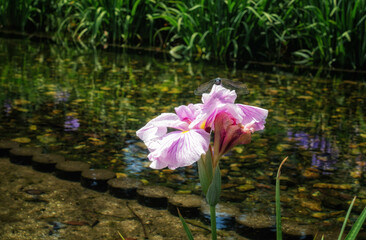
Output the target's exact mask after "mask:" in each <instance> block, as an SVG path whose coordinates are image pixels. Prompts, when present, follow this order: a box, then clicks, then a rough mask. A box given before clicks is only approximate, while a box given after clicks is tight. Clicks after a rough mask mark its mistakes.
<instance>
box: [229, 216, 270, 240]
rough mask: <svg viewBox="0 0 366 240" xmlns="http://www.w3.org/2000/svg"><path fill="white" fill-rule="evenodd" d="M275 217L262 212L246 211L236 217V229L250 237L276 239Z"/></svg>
mask: <svg viewBox="0 0 366 240" xmlns="http://www.w3.org/2000/svg"><path fill="white" fill-rule="evenodd" d="M275 224H276V223H275V219H274V217H272V216H270V215H267V214H262V213H245V214H241V215H240V216H238V217H236V231H237V232H238V233H239V234H240V235H242V236H244V237H248V238H250V239H258V240H259V239H260V240H262V239H275V238H276V232H275V229H276V226H275Z"/></svg>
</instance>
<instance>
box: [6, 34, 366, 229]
mask: <svg viewBox="0 0 366 240" xmlns="http://www.w3.org/2000/svg"><path fill="white" fill-rule="evenodd" d="M0 50H1V51H0V55H1V58H0V70H1V72H0V73H1V79H0V88H1V92H0V108H1V112H0V123H1V124H0V133H1V138H4V139H15V140H16V141H18V142H21V143H22V144H23V145H26V146H28V145H29V146H41V147H43V148H44V149H46V151H48V152H57V153H61V154H63V155H65V156H66V158H67V159H68V160H81V161H87V162H89V163H90V164H91V165H92V166H93V167H99V168H107V169H112V170H114V171H116V172H119V173H122V174H127V175H133V176H135V177H136V176H137V177H138V178H140V179H144V180H145V181H147V182H151V183H158V184H162V185H168V186H170V187H173V188H175V189H176V190H177V191H182V192H193V193H200V191H199V183H198V177H197V170H196V166H191V167H187V168H182V169H178V170H176V171H171V170H168V169H165V170H160V171H158V170H153V169H150V168H149V167H148V166H149V161H148V160H147V158H146V155H147V153H148V152H147V149H146V147H145V146H144V145H143V144H142V143H141V142H140V141H139V140H138V139H137V138H136V136H135V131H136V130H137V129H139V128H140V127H142V126H143V125H145V124H146V122H147V121H148V120H150V119H152V118H153V117H155V116H157V115H158V114H160V113H162V112H172V111H174V107H177V106H179V105H183V104H184V105H186V104H189V103H198V102H200V97H199V96H195V95H194V94H193V90H194V89H195V88H196V87H197V86H199V85H200V83H202V82H206V81H208V80H210V79H212V78H214V77H217V76H220V77H227V78H230V79H234V80H239V81H245V83H246V84H247V86H248V88H249V90H250V94H249V95H241V96H238V100H237V102H240V103H244V104H248V105H255V106H259V107H263V108H266V109H269V116H268V119H267V124H266V129H265V130H264V131H263V132H261V133H256V134H255V135H254V136H253V140H252V143H251V144H249V145H247V146H245V147H243V146H239V147H236V148H234V150H233V151H232V152H231V153H229V154H228V155H227V156H225V157H224V159H223V161H222V163H221V164H222V167H221V169H222V176H223V195H222V201H223V202H225V201H227V202H231V203H234V204H236V205H237V207H238V208H239V210H240V212H242V213H243V214H248V213H253V212H256V213H260V214H265V215H267V216H272V215H273V213H274V179H275V172H276V171H277V167H278V165H279V163H280V161H281V160H282V159H283V158H284V157H285V156H289V161H288V164H287V165H285V168H284V169H283V176H282V179H281V183H282V192H281V195H282V199H281V200H282V204H283V207H284V210H283V214H284V218H285V219H287V220H289V221H292V222H294V223H296V224H299V225H309V224H313V225H314V224H316V226H318V230H321V231H323V230H324V231H327V230H332V228H333V227H334V226H339V225H340V224H341V223H340V222H339V218H340V217H343V216H344V215H345V212H346V209H347V208H348V202H349V201H350V200H351V199H352V197H353V196H354V195H357V196H358V197H359V198H358V200H357V202H356V204H355V207H354V209H355V210H354V211H355V212H356V213H357V212H358V213H359V212H360V210H361V209H362V206H364V205H365V202H366V187H365V186H366V180H365V178H366V175H365V173H364V171H365V166H366V158H365V154H366V127H365V120H366V119H365V115H364V113H365V110H366V109H365V106H366V104H365V101H366V98H365V96H366V84H365V81H364V79H365V78H364V77H363V78H362V79H359V80H358V79H353V80H351V79H349V78H347V75H345V76H344V78H343V79H340V78H338V77H331V78H327V79H322V78H319V77H302V76H296V75H293V74H290V73H286V72H282V73H281V74H279V73H276V72H260V71H248V70H243V69H244V66H243V67H239V66H238V64H237V65H236V68H224V67H218V66H213V65H208V64H204V63H190V62H175V61H171V60H164V59H155V58H150V57H146V56H139V55H133V54H129V55H126V54H114V53H112V52H99V51H88V50H83V51H81V50H76V49H66V48H60V47H58V46H54V45H46V44H40V43H38V44H34V43H30V42H27V41H24V40H16V41H15V40H6V39H0Z"/></svg>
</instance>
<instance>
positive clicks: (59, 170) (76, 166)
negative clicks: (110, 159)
mask: <svg viewBox="0 0 366 240" xmlns="http://www.w3.org/2000/svg"><path fill="white" fill-rule="evenodd" d="M89 167H90V165H89V164H88V163H86V162H81V161H64V162H59V163H57V164H56V167H55V170H56V176H57V177H58V178H61V179H65V180H70V181H80V178H81V172H82V171H84V170H87V169H89Z"/></svg>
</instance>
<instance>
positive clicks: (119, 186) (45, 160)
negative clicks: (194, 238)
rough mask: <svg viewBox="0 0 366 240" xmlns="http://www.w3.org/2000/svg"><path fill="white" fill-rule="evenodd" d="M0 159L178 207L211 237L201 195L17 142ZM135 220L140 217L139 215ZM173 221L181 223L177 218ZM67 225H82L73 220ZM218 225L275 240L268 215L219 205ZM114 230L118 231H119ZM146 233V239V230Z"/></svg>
mask: <svg viewBox="0 0 366 240" xmlns="http://www.w3.org/2000/svg"><path fill="white" fill-rule="evenodd" d="M0 158H3V159H5V158H6V159H9V161H10V162H11V163H13V164H16V165H25V166H30V165H31V166H32V168H33V169H34V170H37V171H40V172H45V173H51V174H52V173H54V174H55V175H56V176H57V177H58V178H59V179H63V180H69V181H72V182H79V181H80V183H81V186H83V187H85V188H88V189H92V190H95V191H96V192H100V193H104V192H107V191H108V192H109V195H111V196H114V197H116V198H120V199H126V200H136V199H137V202H138V204H140V205H143V206H145V207H149V208H153V209H157V210H158V209H160V210H168V211H169V212H170V213H171V215H174V216H177V210H176V209H177V208H179V209H180V211H181V213H182V215H183V216H184V217H185V218H186V219H187V220H188V222H189V223H191V224H193V225H196V226H199V227H200V228H202V229H205V230H206V234H209V230H208V229H209V228H208V226H205V225H203V224H202V223H204V224H206V225H208V224H209V219H210V215H209V208H208V206H207V204H206V203H205V202H204V200H203V198H202V197H200V196H198V195H193V194H189V195H187V194H175V193H174V190H173V189H170V188H167V187H163V186H154V185H147V186H144V185H143V184H142V183H141V182H140V181H139V180H136V179H132V178H128V177H126V178H116V174H115V173H114V172H113V171H109V170H104V169H90V165H89V164H87V163H84V162H78V161H66V160H65V158H64V157H63V156H61V155H57V154H43V153H42V149H41V148H31V147H21V146H19V144H18V143H16V142H13V141H9V140H5V139H3V140H0ZM20 177H21V176H20ZM25 192H26V193H28V194H29V195H32V196H33V197H34V198H35V201H41V200H40V199H38V197H37V196H38V195H41V194H43V192H42V190H37V189H28V190H25ZM130 210H131V209H130ZM131 211H132V210H131ZM135 217H137V218H139V217H138V216H137V215H135ZM193 219H195V220H193ZM197 219H199V220H200V221H197ZM140 220H141V219H140ZM116 221H118V220H116ZM174 221H176V222H177V223H178V224H180V221H179V219H178V218H176V219H175V220H174ZM142 222H143V220H141V224H142V226H143V223H142ZM97 223H98V222H96V223H93V224H97ZM68 224H69V225H79V224H80V225H83V224H82V223H80V222H73V221H71V222H69V223H68ZM217 224H218V225H217V227H218V229H220V230H224V231H221V233H220V234H219V236H220V235H221V236H223V235H225V236H231V235H230V234H232V233H233V232H232V231H235V232H236V233H235V234H239V235H240V236H243V237H249V238H250V239H275V219H274V217H272V216H269V215H265V214H256V213H247V214H243V213H239V210H238V209H237V208H236V207H235V206H234V205H232V204H226V203H223V204H219V205H218V207H217ZM282 225H283V234H284V237H285V239H305V240H306V239H314V237H316V236H318V237H320V236H321V234H325V235H326V239H332V238H333V237H335V236H336V235H337V234H338V233H337V232H326V233H321V234H320V233H317V230H316V229H315V228H314V226H312V225H299V224H297V223H294V222H290V221H286V220H283V224H282ZM92 227H93V226H92ZM143 228H144V226H143ZM115 230H116V231H118V229H115ZM227 231H229V232H227ZM144 232H145V236H146V230H145V228H144ZM89 237H90V236H89ZM172 237H174V236H172ZM237 237H238V236H237ZM236 239H237V238H236ZM315 239H316V238H315Z"/></svg>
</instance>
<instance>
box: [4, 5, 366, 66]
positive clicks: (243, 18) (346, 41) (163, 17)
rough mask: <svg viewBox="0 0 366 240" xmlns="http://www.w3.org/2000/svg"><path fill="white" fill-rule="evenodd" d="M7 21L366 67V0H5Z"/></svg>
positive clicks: (184, 48)
mask: <svg viewBox="0 0 366 240" xmlns="http://www.w3.org/2000/svg"><path fill="white" fill-rule="evenodd" d="M0 21H1V24H2V25H3V26H4V27H5V28H9V29H17V30H21V31H23V30H26V31H35V30H37V31H43V32H49V33H53V34H54V36H55V40H57V41H59V42H62V43H65V42H67V40H69V39H72V40H73V41H74V42H77V43H80V44H81V45H83V46H88V45H98V44H102V45H104V44H109V43H115V44H125V45H130V46H131V45H132V46H137V45H138V46H140V45H143V46H150V47H155V46H158V47H160V48H164V49H166V50H168V51H169V52H170V53H171V54H172V56H174V57H176V58H183V57H184V58H202V59H221V60H224V59H225V60H226V59H229V58H232V59H238V60H244V61H248V60H259V61H276V62H289V63H296V64H302V65H303V64H306V65H315V64H322V65H326V66H331V67H339V66H342V67H351V68H364V67H366V0H347V1H346V0H326V1H314V0H305V1H304V0H292V1H283V0H274V1H269V0H258V1H252V0H244V1H242V0H227V1H222V0H201V1H194V0H137V1H132V0H125V1H123V0H98V1H92V0H80V1H75V0H61V1H55V0H0Z"/></svg>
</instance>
